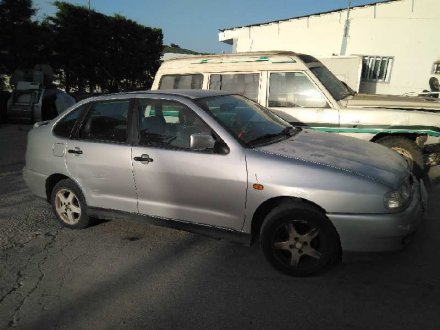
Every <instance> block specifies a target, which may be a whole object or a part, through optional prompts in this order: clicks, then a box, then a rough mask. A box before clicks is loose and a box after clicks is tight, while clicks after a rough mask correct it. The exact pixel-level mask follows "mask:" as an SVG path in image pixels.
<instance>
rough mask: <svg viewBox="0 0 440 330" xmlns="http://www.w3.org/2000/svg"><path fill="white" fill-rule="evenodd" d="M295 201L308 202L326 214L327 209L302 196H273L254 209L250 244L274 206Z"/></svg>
mask: <svg viewBox="0 0 440 330" xmlns="http://www.w3.org/2000/svg"><path fill="white" fill-rule="evenodd" d="M295 202H301V203H304V204H308V205H310V206H312V207H314V208H316V209H318V210H319V211H320V212H322V213H323V214H327V211H326V210H324V209H323V208H322V207H320V206H319V205H317V204H315V203H313V202H311V201H309V200H307V199H303V198H298V197H291V196H279V197H273V198H270V199H268V200H266V201H264V202H263V203H261V204H260V205H259V206H258V208H257V209H256V210H255V212H254V215H253V217H252V223H251V236H252V240H251V244H253V243H254V242H256V240H257V239H258V237H259V235H260V229H261V226H262V225H263V222H264V219H265V218H266V216H267V215H268V214H269V213H270V212H271V211H272V210H273V209H275V208H276V207H278V206H279V205H281V204H289V203H295Z"/></svg>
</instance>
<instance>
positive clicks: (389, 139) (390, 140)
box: [372, 134, 426, 178]
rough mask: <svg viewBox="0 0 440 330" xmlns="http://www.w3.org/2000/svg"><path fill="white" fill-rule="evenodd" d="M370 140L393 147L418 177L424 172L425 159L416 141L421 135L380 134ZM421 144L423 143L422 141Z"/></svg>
mask: <svg viewBox="0 0 440 330" xmlns="http://www.w3.org/2000/svg"><path fill="white" fill-rule="evenodd" d="M376 137H377V138H376V139H374V140H372V142H375V143H378V144H381V145H383V146H385V147H388V148H390V149H393V150H394V151H396V152H398V153H399V154H401V155H402V156H403V157H404V158H405V159H406V160H407V162H408V164H409V165H410V166H411V168H412V172H413V173H414V175H415V176H416V177H418V178H420V177H422V176H423V175H424V174H425V171H426V168H425V161H424V157H423V148H422V147H421V146H420V145H419V143H418V142H420V141H421V140H420V139H419V138H422V137H423V135H417V134H385V135H382V136H380V134H378V135H377V136H376ZM422 144H423V143H422Z"/></svg>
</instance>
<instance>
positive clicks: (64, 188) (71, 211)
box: [51, 179, 90, 229]
mask: <svg viewBox="0 0 440 330" xmlns="http://www.w3.org/2000/svg"><path fill="white" fill-rule="evenodd" d="M51 204H52V208H53V211H54V213H55V215H56V217H57V219H58V221H59V222H60V223H61V224H62V225H63V226H65V227H68V228H71V229H82V228H86V227H87V226H88V225H89V224H90V218H89V217H88V216H87V205H86V202H85V199H84V196H83V194H82V192H81V190H80V189H79V188H78V186H77V185H76V184H75V182H73V181H72V180H70V179H65V180H61V181H60V182H58V183H57V184H56V185H55V187H54V188H53V190H52V194H51Z"/></svg>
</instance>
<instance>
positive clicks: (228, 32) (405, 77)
mask: <svg viewBox="0 0 440 330" xmlns="http://www.w3.org/2000/svg"><path fill="white" fill-rule="evenodd" d="M439 34H440V0H389V1H385V2H379V3H374V4H371V5H365V6H357V7H352V8H346V9H340V10H335V11H331V12H325V13H317V14H313V15H309V16H302V17H293V18H290V19H284V20H279V21H273V22H267V23H261V24H254V25H247V26H241V27H233V28H227V29H224V30H220V32H219V40H220V41H222V42H225V43H227V44H230V45H232V52H248V51H262V50H291V51H295V52H299V53H306V54H310V55H314V56H315V57H329V56H334V55H361V56H363V68H362V80H361V81H362V82H361V86H360V91H361V92H366V93H378V94H404V93H411V92H417V93H418V92H421V91H423V90H429V84H428V80H429V77H430V74H431V70H432V68H433V63H434V62H435V61H436V60H438V58H439V57H440V41H439Z"/></svg>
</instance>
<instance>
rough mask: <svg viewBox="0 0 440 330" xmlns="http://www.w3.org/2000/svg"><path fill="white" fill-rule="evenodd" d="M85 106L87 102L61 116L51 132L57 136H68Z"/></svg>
mask: <svg viewBox="0 0 440 330" xmlns="http://www.w3.org/2000/svg"><path fill="white" fill-rule="evenodd" d="M87 106H88V104H85V105H82V106H80V107H78V108H76V109H75V110H73V111H71V112H69V113H68V114H67V115H66V116H64V117H63V118H61V120H60V121H59V122H58V123H57V124H56V126H55V128H54V129H53V133H54V134H55V135H56V136H58V137H62V138H69V137H70V135H71V134H72V130H73V127H74V126H75V124H76V122H77V121H78V119H79V118H80V117H81V115H82V113H83V110H84V109H85V108H86V107H87Z"/></svg>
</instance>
